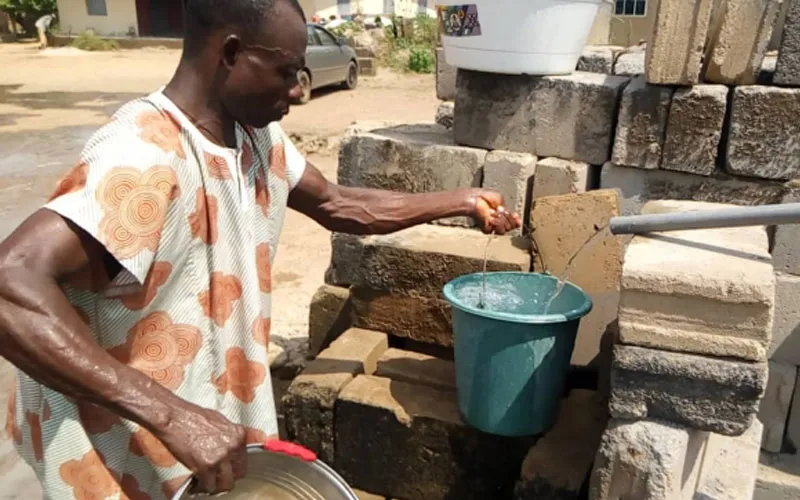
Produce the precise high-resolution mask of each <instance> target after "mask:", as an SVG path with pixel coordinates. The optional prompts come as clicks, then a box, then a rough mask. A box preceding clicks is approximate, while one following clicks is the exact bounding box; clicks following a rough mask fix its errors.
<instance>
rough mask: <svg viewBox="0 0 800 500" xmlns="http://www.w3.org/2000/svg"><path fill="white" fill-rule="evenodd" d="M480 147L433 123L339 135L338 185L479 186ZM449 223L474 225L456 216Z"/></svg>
mask: <svg viewBox="0 0 800 500" xmlns="http://www.w3.org/2000/svg"><path fill="white" fill-rule="evenodd" d="M485 159H486V151H483V150H480V149H474V148H467V147H462V146H456V145H455V143H454V142H453V134H452V132H451V131H449V130H448V129H447V128H445V127H443V126H441V125H438V124H435V123H428V124H413V125H400V126H397V127H391V128H385V129H379V130H374V131H372V132H369V133H364V134H354V135H350V136H347V137H345V138H344V139H343V141H342V145H341V150H340V152H339V172H338V183H339V184H341V185H343V186H355V187H368V188H376V189H388V190H391V191H400V192H407V193H426V192H433V191H449V190H452V189H458V188H469V187H480V186H481V181H482V167H483V163H484V160H485ZM451 222H452V223H454V224H458V225H464V226H472V225H474V223H473V221H472V219H469V218H466V217H461V218H458V219H452V220H451Z"/></svg>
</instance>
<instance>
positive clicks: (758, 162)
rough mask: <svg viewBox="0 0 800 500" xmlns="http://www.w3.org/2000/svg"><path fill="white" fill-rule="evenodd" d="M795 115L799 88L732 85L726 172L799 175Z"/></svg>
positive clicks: (782, 176)
mask: <svg viewBox="0 0 800 500" xmlns="http://www.w3.org/2000/svg"><path fill="white" fill-rule="evenodd" d="M797 116H800V89H783V88H778V87H768V86H763V85H751V86H745V87H736V88H735V89H734V91H733V104H732V106H731V119H730V120H731V121H730V134H729V137H728V148H727V157H726V169H727V170H728V172H730V173H732V174H735V175H743V176H747V177H759V178H762V179H776V180H788V179H793V178H795V177H800V143H798V141H797V137H798V134H800V122H798V120H797Z"/></svg>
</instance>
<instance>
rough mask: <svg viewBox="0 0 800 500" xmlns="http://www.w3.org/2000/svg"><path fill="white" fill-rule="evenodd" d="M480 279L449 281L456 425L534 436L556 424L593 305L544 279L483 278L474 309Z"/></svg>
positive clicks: (479, 276)
mask: <svg viewBox="0 0 800 500" xmlns="http://www.w3.org/2000/svg"><path fill="white" fill-rule="evenodd" d="M482 280H483V274H482V273H476V274H469V275H465V276H461V277H459V278H456V279H454V280H453V281H451V282H449V283H448V284H447V285H445V287H444V296H445V298H446V299H447V301H448V302H450V304H451V305H452V306H453V307H452V309H453V335H454V346H455V366H456V388H457V391H458V406H459V409H460V410H461V415H462V418H463V419H464V420H465V421H466V422H467V423H468V424H469V425H471V426H473V427H475V428H477V429H480V430H482V431H484V432H487V433H491V434H497V435H502V436H532V435H537V434H541V433H543V432H545V431H546V430H548V429H549V428H550V427H551V426H552V425H553V423H554V421H555V417H556V412H557V410H558V403H559V401H560V399H561V397H562V395H563V391H564V382H565V378H566V374H567V371H568V369H569V362H570V358H571V357H572V350H573V348H574V346H575V337H576V336H577V333H578V325H579V324H580V320H581V318H583V317H584V316H585V315H586V314H588V313H589V311H591V309H592V301H591V299H590V298H589V296H588V295H586V293H584V292H583V290H581V289H580V288H579V287H577V286H575V285H574V284H572V283H569V282H567V283H566V284H565V285H564V287H563V289H562V290H561V293H560V294H559V295H558V296H557V297H556V299H555V300H553V302H552V304H550V307H549V310H548V314H544V309H545V307H547V302H548V300H549V299H550V297H552V296H553V294H554V292H555V291H556V289H557V286H558V280H557V279H556V278H555V277H553V276H550V275H549V274H538V273H522V272H497V273H486V299H485V307H484V308H479V307H478V303H479V300H480V296H481V289H482Z"/></svg>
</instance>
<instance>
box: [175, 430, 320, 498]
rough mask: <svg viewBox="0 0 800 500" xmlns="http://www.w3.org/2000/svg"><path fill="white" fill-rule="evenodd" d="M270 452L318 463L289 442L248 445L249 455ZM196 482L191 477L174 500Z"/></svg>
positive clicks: (300, 447) (304, 450) (276, 440)
mask: <svg viewBox="0 0 800 500" xmlns="http://www.w3.org/2000/svg"><path fill="white" fill-rule="evenodd" d="M262 451H268V452H271V453H281V454H283V455H287V456H290V457H294V458H298V459H300V460H302V461H304V462H316V461H317V454H316V453H314V452H313V451H311V450H309V449H308V448H305V447H303V446H301V445H299V444H296V443H290V442H289V441H282V440H280V439H268V440H266V441H265V442H264V443H262V444H249V445H247V453H260V452H262ZM194 482H195V477H194V476H191V477H190V478H189V479H187V480H186V482H185V483H183V484H182V485H181V487H180V488H178V491H176V492H175V494H174V495H173V496H172V500H181V499H182V498H184V495H186V493H187V492H188V491H189V489H190V488H191V487H192V484H194Z"/></svg>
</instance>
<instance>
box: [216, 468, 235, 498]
mask: <svg viewBox="0 0 800 500" xmlns="http://www.w3.org/2000/svg"><path fill="white" fill-rule="evenodd" d="M233 483H234V479H233V465H232V464H231V462H230V461H228V460H225V461H224V462H222V463H221V464H220V465H219V468H218V469H217V484H216V485H215V486H216V487H217V489H216V491H214V493H222V492H228V491H231V490H232V489H233Z"/></svg>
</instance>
